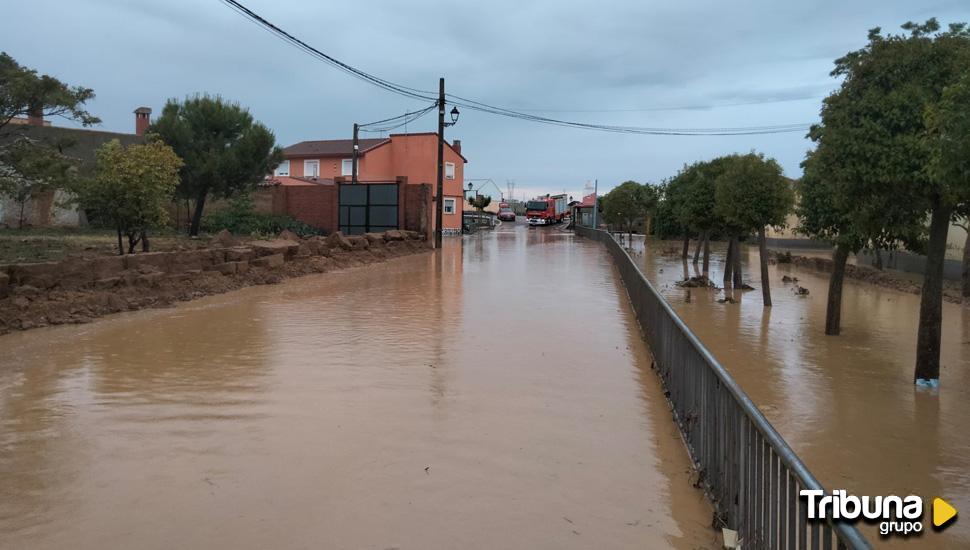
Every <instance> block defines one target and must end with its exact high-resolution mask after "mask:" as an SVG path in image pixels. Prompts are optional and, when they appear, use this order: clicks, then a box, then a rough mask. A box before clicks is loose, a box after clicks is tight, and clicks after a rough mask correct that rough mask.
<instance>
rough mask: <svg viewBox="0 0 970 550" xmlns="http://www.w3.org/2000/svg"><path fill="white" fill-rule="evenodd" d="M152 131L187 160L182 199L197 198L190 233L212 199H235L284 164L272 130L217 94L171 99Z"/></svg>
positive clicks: (196, 231)
mask: <svg viewBox="0 0 970 550" xmlns="http://www.w3.org/2000/svg"><path fill="white" fill-rule="evenodd" d="M150 132H152V133H155V134H157V135H158V136H160V137H161V138H162V140H163V141H165V143H167V144H169V145H170V146H171V147H172V149H174V150H175V152H176V154H178V155H179V157H181V158H182V160H183V161H184V165H183V166H182V171H181V182H180V184H179V187H178V195H179V196H180V197H182V198H185V199H194V200H195V210H194V211H193V213H192V223H191V224H190V226H189V234H190V235H198V234H199V224H200V222H201V221H202V212H203V209H204V208H205V203H206V200H207V199H208V198H209V196H210V195H212V196H216V197H231V196H232V195H234V194H235V193H238V192H241V191H246V190H248V189H249V187H251V186H252V185H254V184H256V183H257V182H259V181H260V180H262V179H263V178H264V177H265V176H266V175H267V174H269V173H271V172H272V170H273V168H275V167H276V166H277V165H278V164H279V163H280V162H281V161H282V160H283V153H282V150H281V149H280V148H279V147H277V146H276V145H275V143H276V138H275V137H274V136H273V133H272V132H271V131H270V130H269V129H267V128H266V127H265V126H263V125H262V124H260V123H259V122H255V121H254V120H253V117H252V115H250V114H249V111H247V110H246V109H243V108H242V107H240V106H239V105H238V104H236V103H231V102H227V101H225V100H223V99H222V98H220V97H218V96H216V97H210V96H208V95H202V96H196V97H192V98H188V99H186V100H185V101H183V102H181V103H179V102H178V101H176V100H169V102H168V103H167V104H166V105H165V108H164V109H163V110H162V115H161V116H160V117H159V118H158V120H156V121H155V123H154V124H152V126H151V128H150Z"/></svg>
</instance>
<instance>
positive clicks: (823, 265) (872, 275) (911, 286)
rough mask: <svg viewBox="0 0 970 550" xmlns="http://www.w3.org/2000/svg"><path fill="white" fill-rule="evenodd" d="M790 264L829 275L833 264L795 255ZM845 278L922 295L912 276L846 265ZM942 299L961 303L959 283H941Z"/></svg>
mask: <svg viewBox="0 0 970 550" xmlns="http://www.w3.org/2000/svg"><path fill="white" fill-rule="evenodd" d="M771 256H772V258H775V259H776V258H777V254H775V253H772V255H771ZM791 263H792V264H793V265H797V266H798V267H804V268H809V269H815V270H817V271H823V272H825V273H831V272H832V266H833V264H834V262H833V261H832V260H831V259H829V258H820V257H817V256H795V255H792V257H791ZM845 276H846V278H848V279H855V280H857V281H862V282H865V283H869V284H873V285H876V286H881V287H884V288H891V289H893V290H899V291H901V292H908V293H910V294H922V292H923V279H922V276H914V275H913V274H907V273H901V272H898V271H892V270H886V271H880V270H878V269H874V268H871V267H864V266H858V265H853V264H847V265H846V266H845ZM943 299H944V300H946V301H947V302H950V303H952V304H959V303H962V302H963V299H962V298H961V296H960V283H959V282H958V281H948V280H947V281H943Z"/></svg>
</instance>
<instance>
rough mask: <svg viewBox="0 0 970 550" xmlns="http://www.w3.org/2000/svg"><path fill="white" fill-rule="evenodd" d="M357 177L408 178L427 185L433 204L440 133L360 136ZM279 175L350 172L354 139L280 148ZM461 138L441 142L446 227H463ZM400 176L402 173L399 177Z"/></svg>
mask: <svg viewBox="0 0 970 550" xmlns="http://www.w3.org/2000/svg"><path fill="white" fill-rule="evenodd" d="M359 144H360V152H359V155H358V161H357V164H358V167H357V179H358V181H361V182H395V181H406V182H407V183H406V185H420V184H429V185H431V189H432V190H433V191H432V193H433V195H432V202H433V207H434V208H437V200H438V197H437V190H436V183H437V174H438V135H437V134H435V133H431V132H428V133H419V134H391V135H390V136H388V137H386V138H376V139H361V140H359ZM283 157H284V159H285V160H284V161H283V163H282V164H281V165H280V166H279V167H278V168H277V169H276V172H275V174H274V175H275V176H277V177H294V178H304V179H310V180H311V181H312V180H314V179H319V180H321V181H333V180H335V179H338V178H346V179H348V180H349V179H350V178H351V176H352V175H353V140H349V139H337V140H318V141H302V142H300V143H296V144H294V145H290V146H289V147H287V148H285V149H284V150H283ZM466 162H468V161H467V160H466V159H465V157H464V156H462V154H461V142H460V141H458V140H455V141H454V143H447V142H445V148H444V163H445V170H444V184H443V188H444V192H443V195H444V215H443V217H442V219H443V224H442V226H443V230H444V233H446V234H449V233H452V234H453V233H459V232H461V216H462V201H463V193H462V182H463V181H464V168H465V163H466ZM402 178H403V179H402Z"/></svg>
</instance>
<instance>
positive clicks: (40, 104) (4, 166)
mask: <svg viewBox="0 0 970 550" xmlns="http://www.w3.org/2000/svg"><path fill="white" fill-rule="evenodd" d="M93 98H94V91H93V90H91V89H89V88H83V87H80V86H69V85H67V84H65V83H63V82H61V81H60V80H58V79H56V78H54V77H52V76H48V75H39V74H38V73H37V71H36V70H33V69H28V68H27V67H24V66H22V65H20V64H19V63H17V61H16V60H15V59H14V58H12V57H10V56H9V55H7V54H6V53H3V52H0V138H4V139H5V142H4V143H3V144H0V195H4V196H6V197H9V198H11V199H13V200H14V202H16V203H17V205H18V207H19V216H18V226H19V227H23V226H24V223H25V222H26V207H27V204H28V203H30V201H32V200H35V199H37V198H39V197H40V196H42V195H45V194H47V193H50V192H52V191H56V190H58V189H61V188H63V187H65V186H67V185H69V184H71V183H72V182H73V179H74V177H75V176H76V173H77V164H78V163H77V161H76V159H72V158H69V157H67V156H65V155H64V154H63V153H62V151H63V149H64V148H65V147H66V146H68V145H69V144H68V143H66V142H64V141H51V140H42V139H37V138H34V137H29V136H27V135H17V134H26V130H27V127H25V126H23V125H19V124H18V125H11V124H10V122H11V121H12V120H13V119H14V118H22V117H26V116H35V117H62V118H66V119H68V120H72V121H74V122H78V123H80V124H81V125H83V126H90V125H92V124H96V123H98V122H100V120H99V119H98V118H97V117H95V116H92V115H91V114H90V113H88V112H87V110H85V108H84V104H85V103H86V102H87V101H89V100H91V99H93ZM11 129H12V130H11Z"/></svg>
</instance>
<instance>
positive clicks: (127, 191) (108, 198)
mask: <svg viewBox="0 0 970 550" xmlns="http://www.w3.org/2000/svg"><path fill="white" fill-rule="evenodd" d="M181 167H182V159H180V158H179V157H178V155H176V154H175V151H173V150H172V148H171V147H169V146H168V145H165V144H164V143H162V142H161V141H158V140H154V141H151V142H149V143H147V144H135V145H129V146H128V147H127V148H125V147H123V146H122V145H121V143H120V142H119V141H118V140H112V141H109V142H108V143H105V144H104V145H102V146H101V148H100V149H98V152H97V168H96V170H95V175H94V177H93V178H88V179H85V180H82V182H81V183H80V184H79V185H78V187H77V189H76V194H77V200H78V203H79V204H80V206H81V207H83V208H84V209H85V210H86V211H87V212H88V213H89V215H91V216H92V217H94V218H95V219H98V220H101V221H103V222H105V223H110V224H111V225H112V226H114V227H115V229H116V230H117V232H118V254H124V253H125V248H124V246H123V244H122V235H125V236H127V237H128V253H129V254H131V253H134V251H135V245H137V244H138V243H139V242H142V245H143V250H145V251H147V250H148V241H147V240H146V236H147V233H148V229H149V228H152V227H158V226H160V225H162V224H164V223H165V222H166V220H167V219H168V212H167V211H166V208H165V207H166V205H167V204H168V203H169V201H171V198H172V194H173V193H174V192H175V189H176V187H177V186H178V183H179V169H180V168H181Z"/></svg>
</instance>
